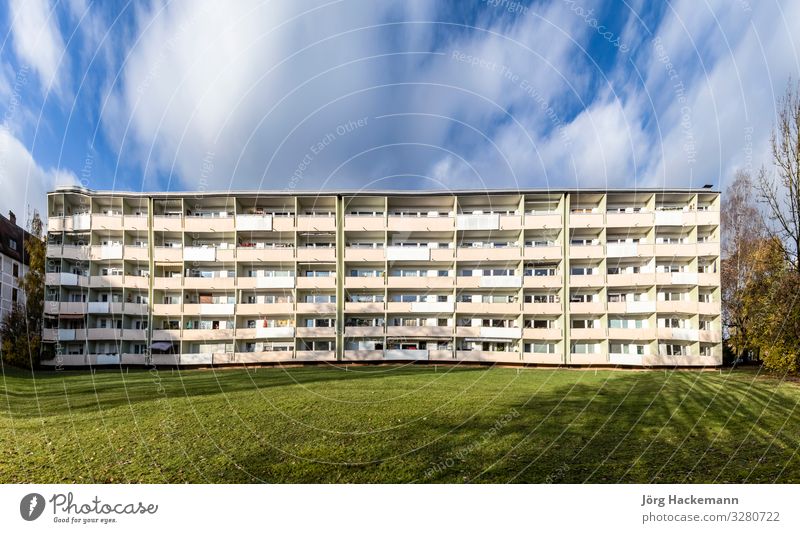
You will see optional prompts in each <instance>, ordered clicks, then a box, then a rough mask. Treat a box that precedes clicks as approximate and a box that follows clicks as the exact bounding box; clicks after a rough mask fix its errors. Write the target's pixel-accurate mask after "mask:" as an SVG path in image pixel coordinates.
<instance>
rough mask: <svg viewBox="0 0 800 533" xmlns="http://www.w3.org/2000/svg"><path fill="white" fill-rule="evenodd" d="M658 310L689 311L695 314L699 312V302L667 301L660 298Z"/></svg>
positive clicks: (664, 311) (660, 311)
mask: <svg viewBox="0 0 800 533" xmlns="http://www.w3.org/2000/svg"><path fill="white" fill-rule="evenodd" d="M656 311H658V312H659V313H688V314H690V315H694V314H696V313H697V302H695V301H689V300H678V301H669V302H665V301H663V300H659V301H658V302H656Z"/></svg>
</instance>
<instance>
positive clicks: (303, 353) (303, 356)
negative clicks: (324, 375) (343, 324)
mask: <svg viewBox="0 0 800 533" xmlns="http://www.w3.org/2000/svg"><path fill="white" fill-rule="evenodd" d="M295 360H296V361H336V352H334V351H333V350H331V351H327V350H297V354H296V355H295Z"/></svg>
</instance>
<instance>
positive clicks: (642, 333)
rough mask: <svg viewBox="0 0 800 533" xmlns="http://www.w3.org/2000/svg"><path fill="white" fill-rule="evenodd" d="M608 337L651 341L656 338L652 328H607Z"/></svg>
mask: <svg viewBox="0 0 800 533" xmlns="http://www.w3.org/2000/svg"><path fill="white" fill-rule="evenodd" d="M608 338H609V339H614V340H631V341H651V340H653V339H655V338H656V330H655V329H653V328H608Z"/></svg>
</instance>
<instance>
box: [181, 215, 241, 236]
mask: <svg viewBox="0 0 800 533" xmlns="http://www.w3.org/2000/svg"><path fill="white" fill-rule="evenodd" d="M183 228H184V230H186V231H187V232H197V233H208V232H218V233H222V232H232V231H234V229H235V223H234V220H233V217H232V216H224V217H223V216H214V217H200V216H187V217H186V218H184V220H183Z"/></svg>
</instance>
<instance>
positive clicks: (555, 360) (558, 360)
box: [522, 352, 564, 365]
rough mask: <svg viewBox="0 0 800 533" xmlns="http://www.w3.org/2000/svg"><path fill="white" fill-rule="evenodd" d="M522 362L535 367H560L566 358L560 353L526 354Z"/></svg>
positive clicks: (523, 355)
mask: <svg viewBox="0 0 800 533" xmlns="http://www.w3.org/2000/svg"><path fill="white" fill-rule="evenodd" d="M522 361H523V362H525V363H530V364H535V365H560V364H563V363H564V356H563V355H562V354H560V353H557V352H556V353H532V352H529V353H524V352H523V354H522Z"/></svg>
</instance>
